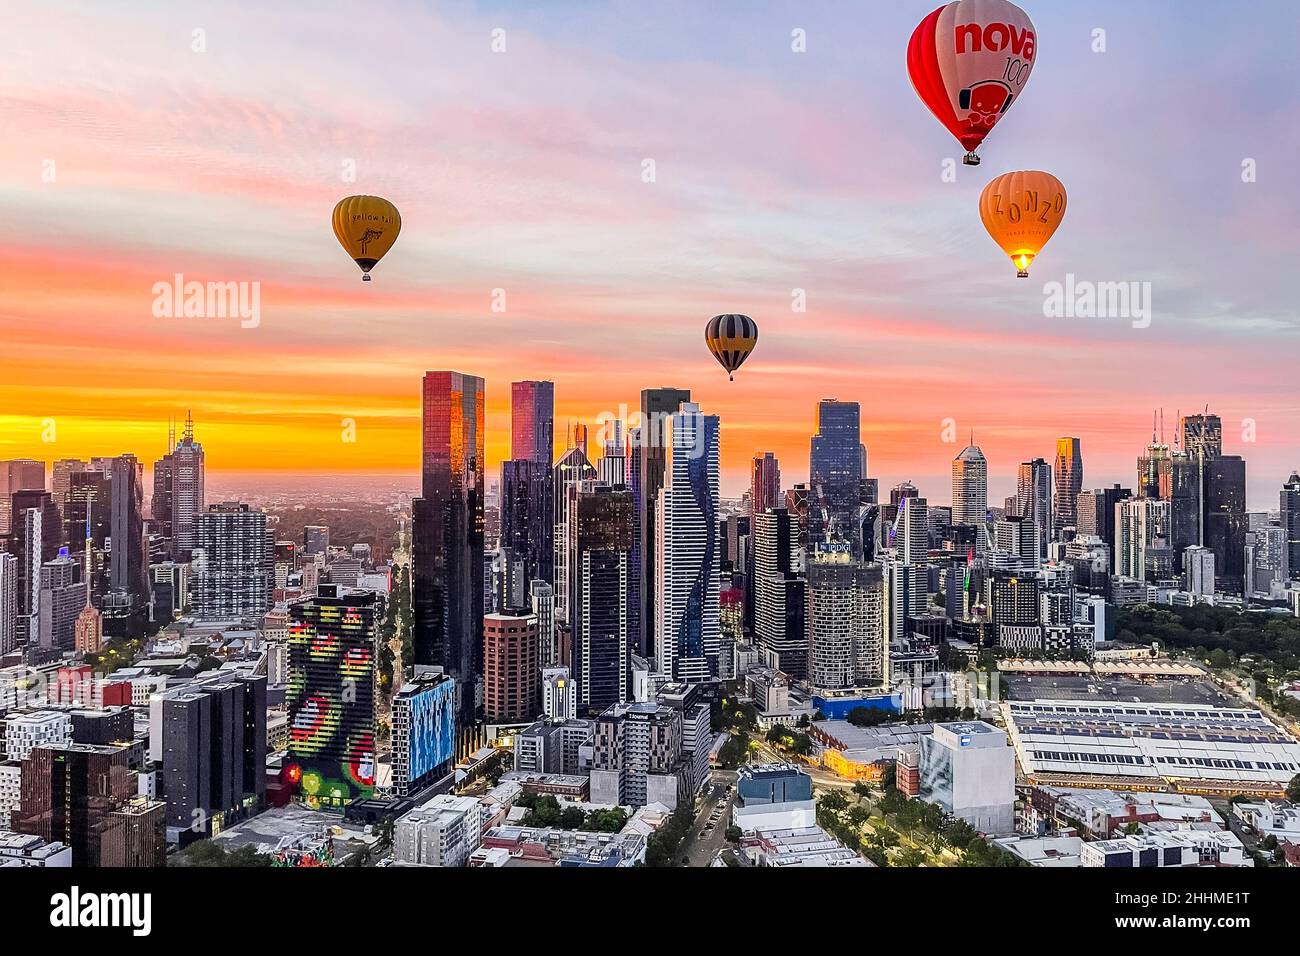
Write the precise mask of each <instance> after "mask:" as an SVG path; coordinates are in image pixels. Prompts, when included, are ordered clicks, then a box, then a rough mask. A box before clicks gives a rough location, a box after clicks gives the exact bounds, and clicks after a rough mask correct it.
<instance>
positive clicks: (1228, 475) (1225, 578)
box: [1202, 455, 1246, 594]
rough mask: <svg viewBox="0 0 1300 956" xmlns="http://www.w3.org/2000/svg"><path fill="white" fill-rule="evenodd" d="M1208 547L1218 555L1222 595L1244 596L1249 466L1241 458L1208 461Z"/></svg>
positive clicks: (1217, 577) (1217, 579)
mask: <svg viewBox="0 0 1300 956" xmlns="http://www.w3.org/2000/svg"><path fill="white" fill-rule="evenodd" d="M1203 474H1204V476H1205V477H1204V479H1203V481H1202V486H1203V488H1204V489H1205V497H1204V499H1203V501H1204V505H1203V508H1204V516H1205V517H1204V528H1205V542H1204V543H1205V546H1206V547H1207V548H1209V549H1210V550H1211V551H1213V552H1214V572H1215V582H1216V584H1217V585H1218V587H1219V589H1220V590H1221V591H1224V592H1226V593H1228V594H1241V593H1243V589H1244V587H1245V575H1246V567H1245V554H1246V462H1245V461H1244V460H1243V459H1242V458H1241V457H1240V456H1239V455H1219V456H1218V457H1215V458H1206V459H1205V464H1204V469H1203Z"/></svg>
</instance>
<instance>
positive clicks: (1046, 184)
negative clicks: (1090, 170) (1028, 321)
mask: <svg viewBox="0 0 1300 956" xmlns="http://www.w3.org/2000/svg"><path fill="white" fill-rule="evenodd" d="M1064 218H1065V187H1064V186H1062V185H1061V181H1060V180H1059V179H1057V178H1056V177H1055V176H1053V175H1052V174H1051V173H1044V172H1039V171H1038V170H1036V169H1024V170H1020V171H1018V172H1014V173H1003V174H1002V175H1001V176H999V177H997V178H996V179H994V180H993V181H992V182H991V183H989V184H988V185H987V186H985V187H984V192H982V193H980V219H982V220H984V228H985V229H987V230H988V231H989V235H990V236H992V237H993V241H994V242H996V243H997V244H998V245H999V246H1001V247H1002V251H1003V252H1005V253H1006V254H1007V255H1009V256H1010V257H1011V261H1012V262H1014V263H1015V264H1016V269H1017V270H1018V271H1017V272H1016V275H1018V276H1019V277H1020V278H1022V279H1027V278H1028V277H1029V263H1031V262H1033V261H1034V257H1035V256H1036V255H1038V253H1039V252H1041V251H1042V249H1043V246H1045V245H1047V240H1048V239H1051V238H1052V233H1054V232H1056V227H1057V226H1059V225H1060V224H1061V220H1062V219H1064Z"/></svg>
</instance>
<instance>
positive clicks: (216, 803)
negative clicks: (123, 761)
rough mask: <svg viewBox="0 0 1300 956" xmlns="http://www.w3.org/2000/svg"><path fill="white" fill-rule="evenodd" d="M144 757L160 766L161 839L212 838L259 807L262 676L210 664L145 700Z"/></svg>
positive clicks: (263, 707) (261, 791) (262, 779)
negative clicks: (202, 671) (190, 678)
mask: <svg viewBox="0 0 1300 956" xmlns="http://www.w3.org/2000/svg"><path fill="white" fill-rule="evenodd" d="M149 735H150V736H149V750H150V758H151V759H152V760H154V761H155V762H157V763H160V764H161V766H162V781H161V783H162V785H161V787H160V790H161V793H160V796H162V798H163V799H164V800H165V801H166V804H167V824H166V825H167V839H168V842H170V843H180V844H182V845H184V844H186V843H189V842H191V841H192V840H197V839H203V838H206V837H212V836H215V835H216V834H218V833H220V832H221V831H222V830H223V829H225V828H226V827H227V826H228V825H230V824H231V823H234V822H236V821H238V820H240V819H242V818H243V817H245V816H247V815H249V814H250V813H256V812H258V810H260V809H261V808H262V805H263V802H264V800H265V796H266V678H265V677H262V676H258V675H252V674H231V673H227V672H224V671H213V672H209V673H207V674H203V675H201V676H200V678H199V679H196V680H193V681H190V682H189V683H187V684H186V685H185V686H183V687H180V688H177V689H176V690H170V691H165V692H163V693H161V694H156V695H154V696H153V697H152V698H151V699H150V701H149Z"/></svg>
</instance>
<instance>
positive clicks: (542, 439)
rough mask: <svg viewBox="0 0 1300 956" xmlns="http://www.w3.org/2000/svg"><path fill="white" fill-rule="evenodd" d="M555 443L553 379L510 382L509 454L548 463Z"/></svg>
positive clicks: (543, 463)
mask: <svg viewBox="0 0 1300 956" xmlns="http://www.w3.org/2000/svg"><path fill="white" fill-rule="evenodd" d="M554 445H555V383H554V382H531V381H525V382H512V383H511V384H510V457H511V458H513V459H514V460H516V461H519V460H524V461H532V462H537V463H538V464H540V465H545V466H546V467H548V468H549V467H550V465H551V459H552V456H553V454H554Z"/></svg>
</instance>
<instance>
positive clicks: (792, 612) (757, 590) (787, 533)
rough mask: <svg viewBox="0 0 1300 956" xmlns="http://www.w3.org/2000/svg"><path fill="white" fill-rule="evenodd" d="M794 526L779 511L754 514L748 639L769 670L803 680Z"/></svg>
mask: <svg viewBox="0 0 1300 956" xmlns="http://www.w3.org/2000/svg"><path fill="white" fill-rule="evenodd" d="M799 572H800V568H799V550H798V526H797V524H796V522H795V521H794V516H793V515H791V514H790V512H789V511H787V510H786V509H785V508H770V509H768V510H767V511H765V512H763V513H762V514H756V515H754V638H755V641H756V642H757V644H758V646H759V648H760V649H761V650H762V651H763V653H764V655H765V657H766V659H767V661H768V662H769V663H771V664H772V666H775V667H779V668H780V669H781V670H783V671H785V673H786V674H788V675H790V676H791V677H793V678H795V679H796V680H802V679H804V678H806V677H807V676H808V629H807V627H806V620H807V582H806V579H805V578H804V576H803V575H802V574H801V573H799Z"/></svg>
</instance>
